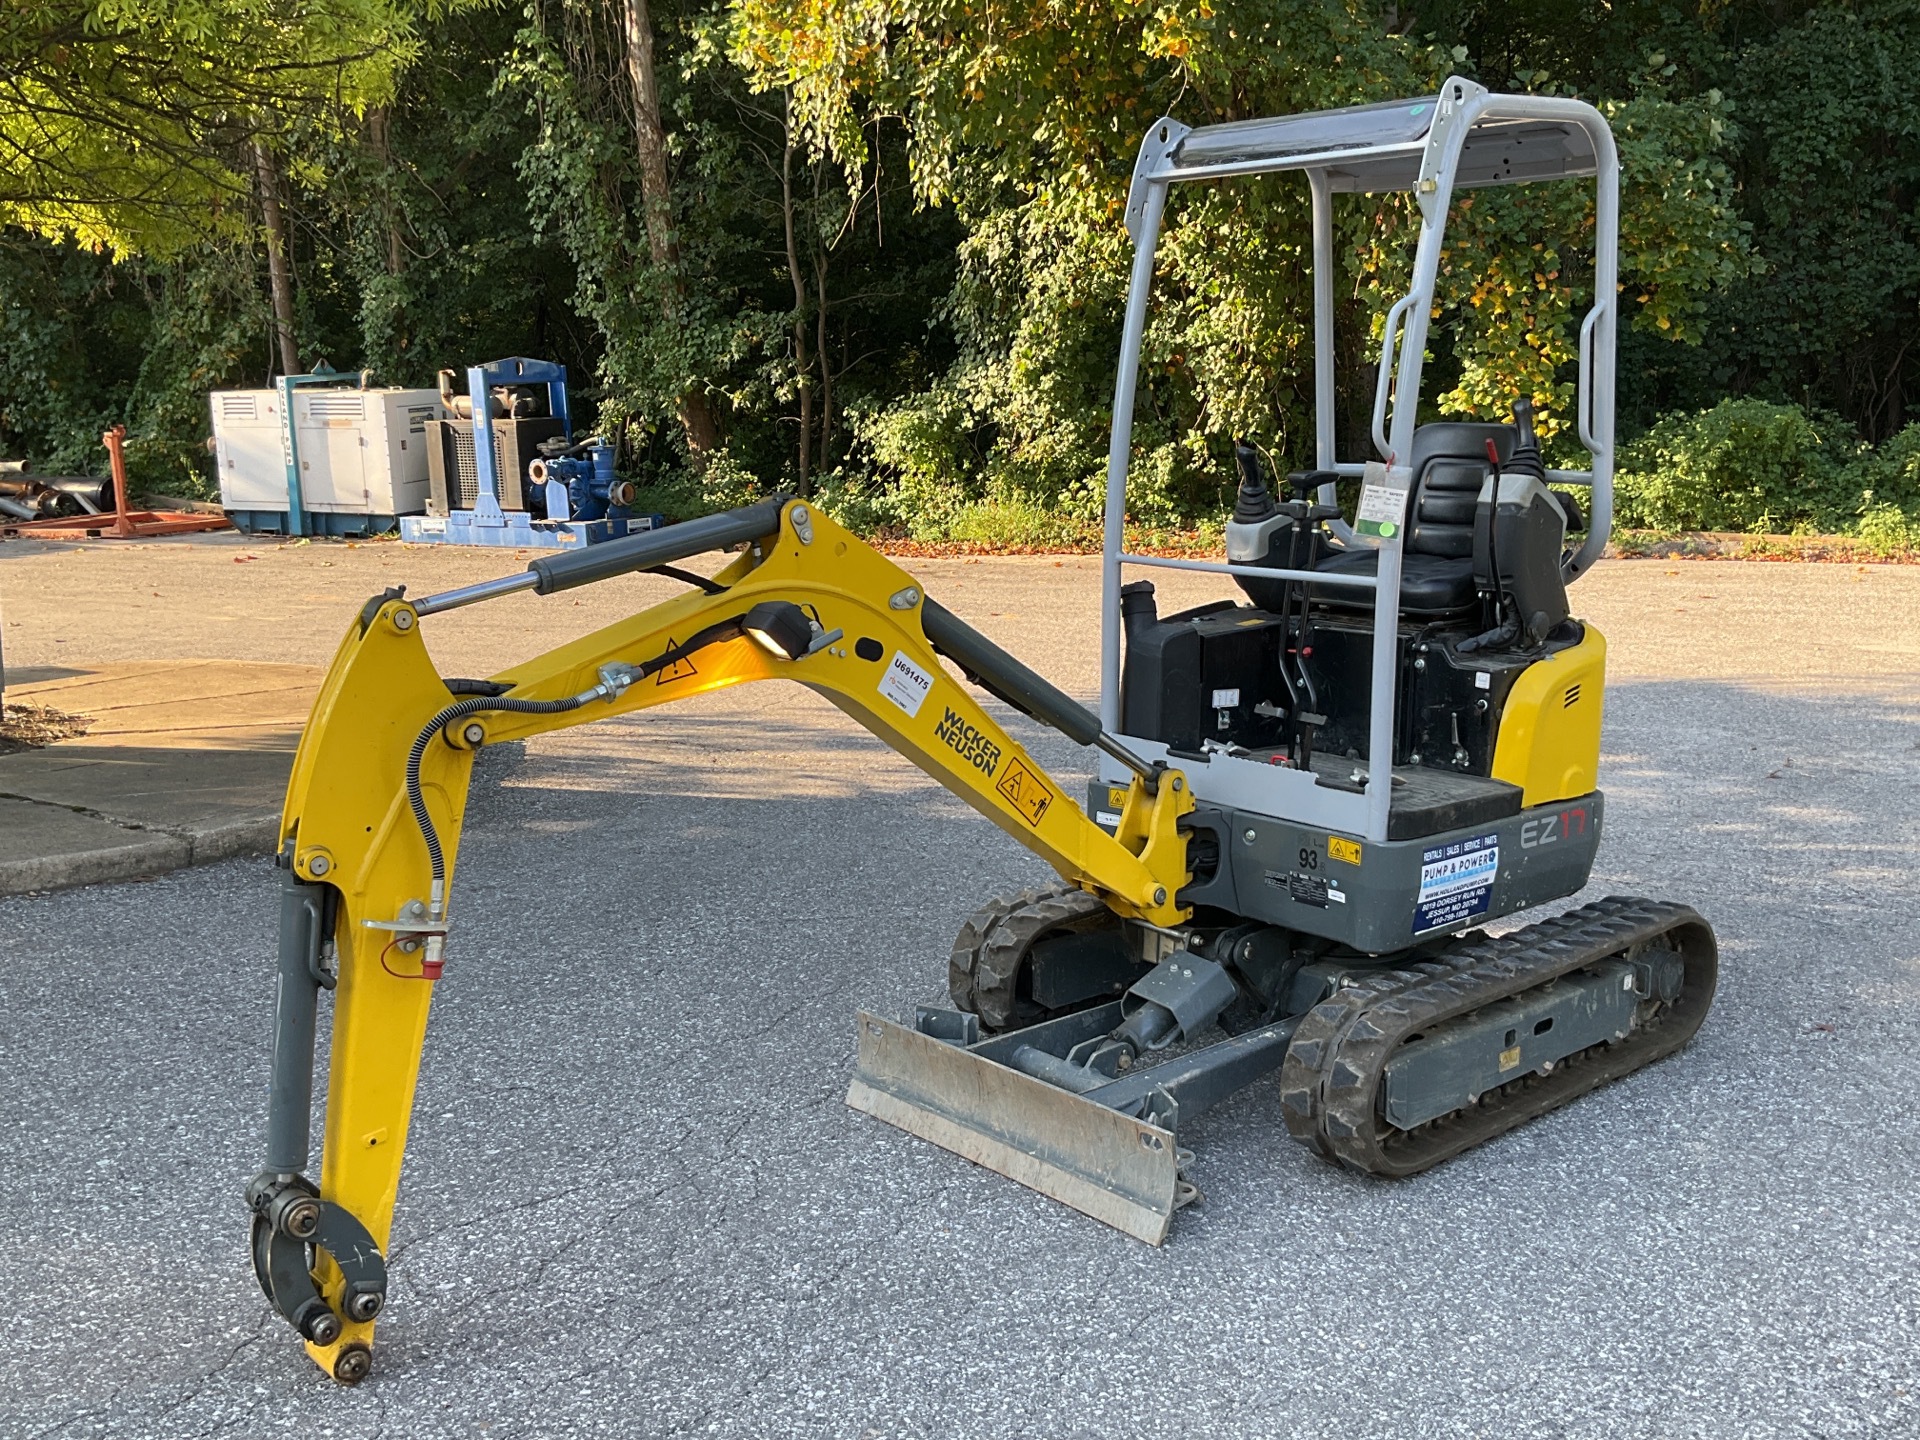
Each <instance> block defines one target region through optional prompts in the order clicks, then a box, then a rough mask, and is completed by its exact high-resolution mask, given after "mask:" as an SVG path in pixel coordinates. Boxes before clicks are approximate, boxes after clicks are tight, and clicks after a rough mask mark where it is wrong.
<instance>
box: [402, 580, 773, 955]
mask: <svg viewBox="0 0 1920 1440" xmlns="http://www.w3.org/2000/svg"><path fill="white" fill-rule="evenodd" d="M745 618H746V617H745V615H744V614H743V615H735V616H732V617H730V618H728V619H726V620H719V621H715V622H714V623H713V624H711V625H709V626H707V627H706V628H705V629H704V630H700V631H696V632H695V633H694V634H693V635H692V636H691V637H690V638H689V639H688V641H687V643H686V644H684V645H670V646H668V647H667V649H666V650H665V651H664V652H663V653H662V654H659V655H656V656H654V658H653V659H651V660H648V661H646V662H644V663H643V664H640V665H605V666H602V667H601V670H600V677H601V678H600V683H599V684H598V685H596V686H594V687H593V688H592V689H591V690H583V691H581V692H580V693H579V694H578V695H569V696H567V697H566V698H565V699H562V700H517V699H514V698H513V697H511V696H508V695H472V696H469V697H468V698H466V699H464V700H456V701H454V702H453V703H452V704H451V705H447V706H443V707H442V708H441V709H439V710H437V711H436V712H434V716H433V718H432V719H431V720H429V721H428V722H427V723H426V724H425V725H423V726H421V728H420V733H419V734H418V735H416V736H415V737H414V739H413V747H412V748H411V749H410V750H408V751H407V781H406V783H407V807H408V808H409V809H410V810H412V811H413V821H414V824H416V825H418V826H419V827H420V838H421V840H422V841H424V842H425V843H426V847H427V861H428V864H430V865H431V866H432V868H433V890H432V893H431V895H430V896H429V897H428V903H429V905H430V906H431V907H432V909H433V911H434V918H435V919H438V918H439V914H438V912H439V909H440V903H441V901H442V899H443V898H444V896H445V893H446V879H447V858H446V855H445V853H444V851H442V849H441V846H440V832H439V831H438V830H436V829H435V828H434V824H433V816H432V815H431V814H429V813H428V811H427V797H426V795H425V794H424V793H423V792H422V791H421V788H420V762H421V761H422V760H423V759H425V758H426V754H427V747H428V746H429V745H431V744H432V743H433V737H434V736H435V735H438V734H440V733H441V732H442V731H443V730H445V729H446V728H447V726H449V725H451V724H453V723H454V722H455V721H458V720H464V719H466V718H467V716H469V715H479V714H482V713H485V712H489V711H491V712H494V713H499V712H502V711H504V712H506V713H508V714H513V715H564V714H566V713H567V712H568V711H570V710H578V709H580V707H581V706H583V705H586V704H588V703H590V702H592V701H594V700H599V699H607V700H615V699H618V698H619V697H620V695H621V693H622V692H623V691H625V690H626V688H627V687H628V686H629V685H632V684H633V683H634V682H635V681H638V680H645V679H646V678H647V677H648V676H650V675H654V674H657V673H659V672H660V671H662V670H664V669H666V668H667V667H668V666H669V665H672V664H674V663H675V662H677V661H679V660H680V659H681V658H682V657H684V656H687V655H691V654H692V653H693V652H694V651H696V650H703V649H705V648H706V647H707V646H709V645H715V644H718V643H719V642H720V641H722V640H731V639H733V638H735V637H736V636H738V635H740V634H742V633H744V632H743V631H742V630H741V628H740V622H741V621H742V620H743V619H745ZM455 683H458V684H462V685H473V684H485V683H491V682H484V681H460V682H455Z"/></svg>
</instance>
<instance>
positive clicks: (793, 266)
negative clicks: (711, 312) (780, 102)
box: [780, 95, 813, 499]
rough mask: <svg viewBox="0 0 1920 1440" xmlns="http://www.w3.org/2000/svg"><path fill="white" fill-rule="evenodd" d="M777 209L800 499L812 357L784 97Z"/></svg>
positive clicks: (809, 426)
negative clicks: (788, 303)
mask: <svg viewBox="0 0 1920 1440" xmlns="http://www.w3.org/2000/svg"><path fill="white" fill-rule="evenodd" d="M780 209H781V213H782V216H783V218H784V219H785V220H786V224H787V276H788V278H789V279H791V280H792V281H793V374H794V379H795V380H796V381H797V382H798V384H799V386H800V496H801V498H802V499H805V498H806V497H807V496H809V495H810V494H812V490H813V486H812V478H811V475H810V467H809V465H808V460H809V452H810V448H811V446H812V444H813V357H812V356H811V355H809V354H808V353H807V282H806V280H805V279H804V278H803V277H802V276H801V273H800V246H799V244H798V242H797V240H796V239H795V236H794V225H793V97H792V96H791V95H789V96H788V97H787V148H786V150H785V151H784V152H783V153H782V154H781V156H780Z"/></svg>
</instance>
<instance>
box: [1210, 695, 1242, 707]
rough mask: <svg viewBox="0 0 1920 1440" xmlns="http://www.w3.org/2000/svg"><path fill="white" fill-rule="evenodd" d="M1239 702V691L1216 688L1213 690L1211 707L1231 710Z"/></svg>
mask: <svg viewBox="0 0 1920 1440" xmlns="http://www.w3.org/2000/svg"><path fill="white" fill-rule="evenodd" d="M1239 703H1240V692H1239V691H1238V690H1216V691H1214V692H1213V708H1214V709H1216V710H1231V709H1233V707H1234V706H1236V705H1238V704H1239Z"/></svg>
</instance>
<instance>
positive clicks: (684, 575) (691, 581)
mask: <svg viewBox="0 0 1920 1440" xmlns="http://www.w3.org/2000/svg"><path fill="white" fill-rule="evenodd" d="M642 573H643V574H647V575H664V576H666V577H667V579H669V580H678V581H679V582H680V583H681V584H682V585H691V586H693V588H694V589H696V590H704V591H706V592H707V594H709V595H724V594H726V593H727V587H726V586H724V585H722V584H720V583H719V582H717V581H714V580H709V579H708V578H707V577H706V576H704V575H696V574H695V573H694V572H693V571H691V570H682V569H681V568H680V567H679V566H678V565H656V566H654V567H653V569H651V570H647V571H643V572H642Z"/></svg>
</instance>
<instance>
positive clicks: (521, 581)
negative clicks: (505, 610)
mask: <svg viewBox="0 0 1920 1440" xmlns="http://www.w3.org/2000/svg"><path fill="white" fill-rule="evenodd" d="M539 583H540V577H539V576H538V575H536V574H534V573H533V572H532V571H531V570H523V571H521V572H520V573H519V574H518V575H502V576H501V577H500V578H499V579H497V580H482V581H480V582H479V583H478V584H476V585H462V586H461V587H460V588H459V589H458V590H442V591H441V592H440V593H439V594H438V595H429V596H427V597H426V598H425V599H422V600H416V601H415V602H414V606H413V612H414V614H416V615H438V614H439V613H440V612H441V611H443V610H458V609H459V608H460V607H461V606H462V605H478V604H479V603H480V602H481V601H482V600H497V599H499V598H500V597H501V596H502V595H513V594H517V593H518V592H519V591H522V590H532V589H534V588H535V587H536V586H538V585H539Z"/></svg>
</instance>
